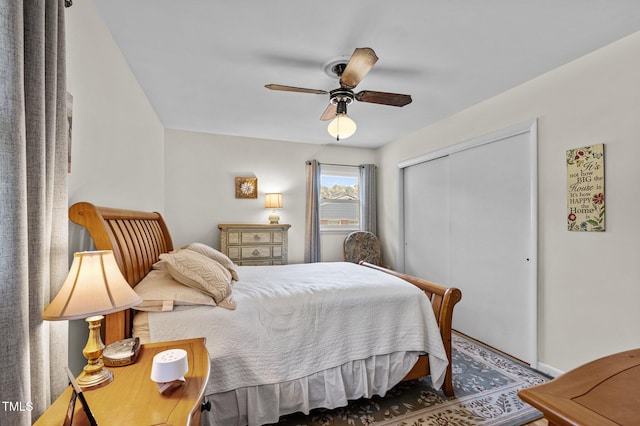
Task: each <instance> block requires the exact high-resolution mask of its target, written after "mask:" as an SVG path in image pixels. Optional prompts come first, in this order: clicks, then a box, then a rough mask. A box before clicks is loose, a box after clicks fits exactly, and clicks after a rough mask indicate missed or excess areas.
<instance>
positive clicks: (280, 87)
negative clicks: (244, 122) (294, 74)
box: [264, 84, 329, 95]
mask: <svg viewBox="0 0 640 426" xmlns="http://www.w3.org/2000/svg"><path fill="white" fill-rule="evenodd" d="M264 87H266V88H267V89H271V90H281V91H284V92H298V93H313V94H316V95H326V94H327V93H329V92H327V91H326V90H318V89H305V88H303V87H293V86H283V85H281V84H266V85H265V86H264Z"/></svg>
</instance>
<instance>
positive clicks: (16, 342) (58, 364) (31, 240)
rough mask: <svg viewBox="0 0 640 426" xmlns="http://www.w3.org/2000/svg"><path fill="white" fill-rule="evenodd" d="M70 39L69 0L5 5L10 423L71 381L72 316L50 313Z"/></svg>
mask: <svg viewBox="0 0 640 426" xmlns="http://www.w3.org/2000/svg"><path fill="white" fill-rule="evenodd" d="M64 46H65V38H64V3H63V0H59V1H56V0H39V1H38V0H30V1H22V0H4V1H3V2H1V3H0V217H1V218H2V219H1V220H0V342H1V343H0V360H2V371H1V372H0V400H1V401H3V406H1V407H0V424H2V425H5V424H6V425H30V424H32V422H33V421H34V420H35V419H36V418H37V417H39V415H40V414H41V413H42V412H43V411H45V410H46V408H47V407H48V406H49V404H50V402H51V399H54V398H55V397H57V396H58V395H59V393H61V392H62V390H63V389H64V388H65V386H66V381H65V379H64V377H65V375H64V366H65V365H66V363H67V340H68V338H67V323H66V322H52V323H49V322H44V321H43V320H42V311H43V309H44V307H45V305H47V304H48V303H49V301H50V299H51V297H52V296H55V294H56V292H57V290H58V289H59V287H60V286H61V285H62V282H63V281H64V278H65V276H66V273H67V267H68V255H67V245H68V242H67V241H68V239H67V233H68V231H67V228H68V220H67V144H68V142H67V119H66V112H65V98H66V75H65V48H64ZM5 401H6V402H10V403H11V404H5V403H4V402H5Z"/></svg>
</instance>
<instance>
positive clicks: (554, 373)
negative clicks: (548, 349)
mask: <svg viewBox="0 0 640 426" xmlns="http://www.w3.org/2000/svg"><path fill="white" fill-rule="evenodd" d="M537 370H538V371H542V372H543V373H544V374H548V375H549V376H551V377H558V376H560V375H561V374H564V371H562V370H558V369H557V368H554V367H552V366H550V365H547V364H545V363H543V362H539V363H538V368H537Z"/></svg>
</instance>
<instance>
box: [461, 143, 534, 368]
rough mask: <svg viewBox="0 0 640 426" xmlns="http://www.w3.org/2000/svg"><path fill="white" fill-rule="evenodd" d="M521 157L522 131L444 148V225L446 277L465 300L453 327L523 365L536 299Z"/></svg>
mask: <svg viewBox="0 0 640 426" xmlns="http://www.w3.org/2000/svg"><path fill="white" fill-rule="evenodd" d="M528 158H529V144H528V134H520V135H516V136H512V137H510V138H506V139H502V140H499V141H496V142H492V143H488V144H486V145H481V146H478V147H476V148H473V149H469V150H465V151H461V152H457V153H454V154H452V155H451V156H450V161H451V168H450V171H451V173H450V187H449V188H450V190H449V193H450V219H451V220H450V225H449V226H450V229H451V239H450V244H451V250H450V256H451V257H450V262H451V263H450V268H451V269H450V283H452V284H453V285H456V286H459V287H460V289H461V290H462V294H463V298H464V299H463V300H464V301H465V302H466V303H464V304H460V305H458V307H456V312H455V315H454V323H453V324H454V328H455V329H456V330H459V331H460V332H462V333H465V334H468V335H469V336H473V337H475V338H477V339H479V340H481V341H482V342H485V343H487V344H489V345H491V346H494V347H496V348H498V349H500V350H502V351H504V352H506V353H508V354H510V355H513V356H515V357H517V358H519V359H522V360H525V361H527V362H529V363H531V362H533V361H534V360H532V359H531V357H532V356H534V357H535V350H534V348H532V345H535V338H536V336H535V335H534V336H532V335H531V332H532V330H535V321H536V312H535V309H536V303H535V283H532V282H531V276H532V271H531V269H532V262H531V259H532V257H533V256H535V253H531V247H532V244H531V238H532V236H531V235H530V229H531V226H530V225H531V221H532V217H531V209H532V208H531V182H530V178H531V170H530V168H529V164H530V162H529V161H527V159H528ZM532 291H533V295H532ZM532 296H533V300H532ZM458 308H459V309H458ZM532 321H533V322H534V323H533V324H532V323H531V322H532ZM532 351H533V353H532Z"/></svg>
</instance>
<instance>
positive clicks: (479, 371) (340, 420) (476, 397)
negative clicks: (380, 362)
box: [277, 333, 549, 426]
mask: <svg viewBox="0 0 640 426" xmlns="http://www.w3.org/2000/svg"><path fill="white" fill-rule="evenodd" d="M452 358H453V386H454V391H455V396H454V397H452V398H449V397H446V396H445V395H444V394H443V393H442V391H436V390H434V389H433V388H432V387H431V381H430V379H425V378H423V379H418V380H411V381H407V382H401V383H399V384H397V385H396V386H395V387H394V388H393V389H391V390H389V391H388V392H387V394H386V395H385V396H384V397H380V396H374V397H372V398H371V399H365V398H363V399H359V400H356V401H351V402H350V403H349V405H348V406H346V407H340V408H336V409H332V410H330V409H316V410H312V411H311V413H309V415H304V414H301V413H296V414H291V415H288V416H284V417H282V418H281V419H280V421H279V422H278V423H277V425H278V426H352V425H376V426H392V425H393V426H430V425H437V426H472V425H487V426H520V425H524V424H527V423H529V422H532V421H534V420H536V419H539V418H541V417H542V413H540V412H539V411H538V410H536V409H535V408H533V407H531V406H530V405H528V404H526V403H524V402H522V401H521V400H520V398H518V395H517V393H518V391H519V390H520V389H523V388H526V387H530V386H533V385H536V384H539V383H543V382H545V381H547V380H549V377H548V376H546V375H544V374H542V373H540V372H538V371H536V370H533V369H531V368H529V367H527V366H525V365H522V364H521V363H519V362H516V361H513V360H511V359H510V358H507V357H504V356H502V355H501V354H499V353H497V352H495V351H493V350H491V349H488V348H486V347H485V346H483V345H480V344H477V343H476V342H474V341H472V340H470V339H467V338H465V337H463V336H461V335H459V334H457V333H454V335H453V354H452Z"/></svg>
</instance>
